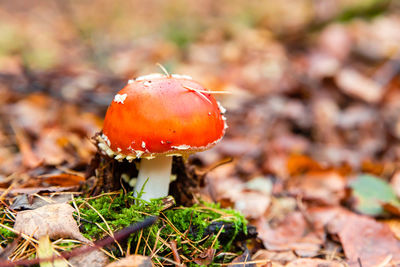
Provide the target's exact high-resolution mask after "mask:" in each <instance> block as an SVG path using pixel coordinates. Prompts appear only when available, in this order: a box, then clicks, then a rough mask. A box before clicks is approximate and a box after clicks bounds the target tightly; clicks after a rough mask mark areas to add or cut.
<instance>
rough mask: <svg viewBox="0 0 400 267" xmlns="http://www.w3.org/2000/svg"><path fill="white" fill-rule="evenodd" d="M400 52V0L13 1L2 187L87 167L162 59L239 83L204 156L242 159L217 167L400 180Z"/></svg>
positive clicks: (4, 48)
mask: <svg viewBox="0 0 400 267" xmlns="http://www.w3.org/2000/svg"><path fill="white" fill-rule="evenodd" d="M399 47H400V3H399V2H398V1H389V0H351V1H349V0H324V1H318V0H287V1H251V0H250V1H237V0H233V1H232V0H229V1H212V0H204V1H184V0H175V1H156V0H149V1H125V0H115V1H105V0H98V1H95V2H93V1H72V0H65V1H58V0H54V1H40V0H37V1H0V182H1V183H2V184H3V185H9V184H10V182H11V181H14V182H15V175H14V176H13V174H15V173H19V174H20V175H19V176H18V177H19V178H20V179H22V180H23V181H25V182H27V181H28V180H27V178H24V179H25V180H24V179H23V178H21V177H23V175H22V174H24V175H26V174H27V173H29V175H28V176H29V177H31V176H32V175H36V176H35V177H37V175H41V174H43V173H45V172H46V171H49V170H48V169H46V168H48V167H49V166H57V168H59V167H60V166H63V167H64V168H70V169H73V170H75V171H83V170H84V169H85V168H86V166H87V163H88V162H89V161H90V158H91V157H92V155H93V153H94V151H95V150H94V146H93V145H92V144H91V143H90V139H89V138H90V136H92V135H93V134H94V133H95V132H96V131H99V130H100V129H101V124H102V118H103V115H104V114H105V111H106V108H107V106H108V104H109V103H110V101H111V100H112V97H113V95H114V94H115V93H116V92H117V91H118V90H120V89H121V88H122V87H123V86H124V85H125V84H126V82H127V80H128V79H130V78H133V77H135V76H139V75H143V74H148V73H152V72H161V70H160V69H159V68H158V67H157V66H156V63H161V64H162V65H163V66H165V67H166V68H167V69H168V71H170V72H171V73H179V74H187V75H191V76H192V77H194V79H196V80H198V81H200V82H201V83H203V84H204V85H205V86H206V87H207V88H209V89H212V90H214V91H216V90H224V91H229V92H231V94H228V95H224V96H222V97H219V99H220V101H221V102H222V103H223V105H224V106H225V107H226V108H227V110H228V114H227V117H228V124H229V126H230V127H229V130H228V132H227V134H226V137H225V138H224V141H223V142H221V144H219V145H218V146H216V147H215V148H214V149H212V150H210V151H208V152H204V153H200V154H198V155H197V159H199V160H200V162H201V164H203V165H205V166H207V165H210V164H213V163H215V162H218V161H220V160H223V159H224V158H225V157H233V158H234V159H236V162H235V164H233V165H229V166H230V167H229V168H228V167H227V168H225V169H222V170H221V171H220V172H221V173H215V174H214V176H223V177H233V178H232V179H239V180H250V179H252V178H254V177H258V176H266V175H269V176H271V177H276V178H278V180H283V181H284V180H285V179H287V178H288V177H289V176H293V175H296V174H298V173H303V172H304V171H307V170H309V169H312V170H326V169H332V168H333V169H335V170H337V172H338V173H339V174H340V175H348V174H353V173H358V172H367V173H373V174H376V175H380V176H382V177H388V178H390V177H391V176H392V175H393V173H394V172H395V170H396V168H397V167H396V166H397V165H396V164H397V162H398V159H399V158H400V143H399V138H400V120H399V118H400V117H399V114H400V90H399V75H398V74H399V71H400V61H399V55H400V54H399ZM38 166H40V168H36V167H38ZM32 169H35V171H34V172H33V174H32ZM27 170H30V172H26V171H27ZM211 176H212V175H211ZM10 177H13V178H14V180H13V179H11V178H10ZM216 179H217V178H216ZM22 180H21V181H22ZM29 181H30V182H29V183H34V182H32V180H29ZM40 181H42V180H40ZM36 182H37V181H36ZM216 190H217V192H218V190H219V189H218V188H217V189H216ZM221 190H222V189H221ZM225 193H226V192H225ZM221 194H222V195H223V194H224V192H221Z"/></svg>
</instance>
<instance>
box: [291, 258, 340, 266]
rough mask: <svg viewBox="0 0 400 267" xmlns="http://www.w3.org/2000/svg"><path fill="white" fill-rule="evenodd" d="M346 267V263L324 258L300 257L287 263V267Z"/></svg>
mask: <svg viewBox="0 0 400 267" xmlns="http://www.w3.org/2000/svg"><path fill="white" fill-rule="evenodd" d="M322 266H323V267H345V266H346V265H345V264H344V263H340V262H336V261H328V260H322V259H298V260H295V261H292V262H290V263H288V264H286V265H285V267H322Z"/></svg>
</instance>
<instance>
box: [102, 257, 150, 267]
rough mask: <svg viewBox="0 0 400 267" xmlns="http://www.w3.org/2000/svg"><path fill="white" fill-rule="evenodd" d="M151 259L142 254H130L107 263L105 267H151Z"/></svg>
mask: <svg viewBox="0 0 400 267" xmlns="http://www.w3.org/2000/svg"><path fill="white" fill-rule="evenodd" d="M153 266H154V265H153V263H152V262H151V259H150V258H149V257H146V256H142V255H130V256H127V257H125V258H122V259H120V260H118V261H114V262H112V263H110V264H108V265H107V266H106V267H153Z"/></svg>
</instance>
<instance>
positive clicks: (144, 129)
mask: <svg viewBox="0 0 400 267" xmlns="http://www.w3.org/2000/svg"><path fill="white" fill-rule="evenodd" d="M211 93H212V92H211V91H209V90H207V89H205V88H204V87H203V86H201V85H200V84H199V83H197V82H196V81H194V80H193V79H192V78H191V77H189V76H186V75H176V74H172V75H169V74H168V75H163V74H150V75H146V76H141V77H138V78H136V79H135V80H129V82H128V84H127V85H126V86H125V87H124V88H123V89H122V90H121V91H119V92H118V93H117V94H116V95H115V97H114V100H113V101H112V102H111V104H110V106H109V107H108V110H107V113H106V117H105V120H104V127H103V131H102V133H100V134H98V135H97V136H96V139H97V146H98V148H99V150H100V151H101V152H102V153H103V154H105V155H108V156H109V157H113V158H115V159H116V160H119V161H122V160H124V159H126V160H128V161H129V162H132V160H134V159H136V158H140V159H141V161H140V167H139V175H138V180H137V182H136V185H135V192H134V194H135V196H138V195H139V192H141V191H142V189H143V192H142V195H141V198H142V199H144V200H147V201H148V200H150V199H153V198H160V197H164V196H167V195H168V187H169V182H170V176H171V168H172V156H184V157H187V156H188V155H189V154H191V153H194V152H198V151H203V150H206V149H209V148H210V147H212V146H214V145H215V144H216V143H217V142H218V141H220V140H221V139H222V137H223V136H224V134H225V130H226V128H227V126H226V122H225V121H226V119H225V117H224V116H223V113H224V111H225V110H224V108H223V107H222V106H221V105H220V104H219V103H218V102H217V101H216V100H215V98H214V97H213V96H212V95H211Z"/></svg>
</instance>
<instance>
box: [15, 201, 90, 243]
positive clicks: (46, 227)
mask: <svg viewBox="0 0 400 267" xmlns="http://www.w3.org/2000/svg"><path fill="white" fill-rule="evenodd" d="M74 211H75V209H74V208H73V207H71V206H70V205H68V204H51V205H46V206H43V207H40V208H38V209H35V210H27V211H21V212H18V213H17V217H16V218H15V224H14V229H15V230H16V231H18V232H22V233H24V234H26V235H29V236H33V237H34V238H36V239H39V238H40V237H42V236H46V235H48V236H49V237H50V238H51V239H57V238H75V239H77V240H79V241H82V242H89V240H88V239H86V238H85V237H84V236H83V235H82V234H81V233H80V232H79V227H78V224H77V223H76V221H75V220H74V218H73V217H72V213H73V212H74Z"/></svg>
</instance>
